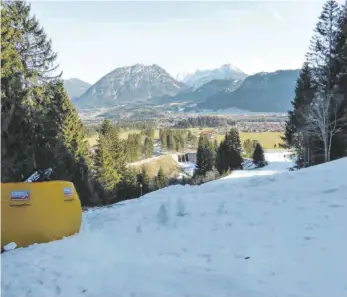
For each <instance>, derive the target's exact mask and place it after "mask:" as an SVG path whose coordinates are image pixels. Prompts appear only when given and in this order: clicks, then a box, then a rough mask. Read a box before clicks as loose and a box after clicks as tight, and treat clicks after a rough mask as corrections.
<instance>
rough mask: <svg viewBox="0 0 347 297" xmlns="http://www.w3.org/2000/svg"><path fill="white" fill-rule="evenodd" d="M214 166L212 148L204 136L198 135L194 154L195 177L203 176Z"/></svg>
mask: <svg viewBox="0 0 347 297" xmlns="http://www.w3.org/2000/svg"><path fill="white" fill-rule="evenodd" d="M214 164H215V156H214V147H213V144H212V143H211V142H210V141H209V140H208V139H207V137H206V136H205V135H200V138H199V143H198V150H197V153H196V170H195V172H194V174H195V175H201V176H203V175H205V174H206V173H207V172H208V171H211V170H212V169H213V166H214Z"/></svg>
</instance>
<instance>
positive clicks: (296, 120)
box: [282, 63, 315, 160]
mask: <svg viewBox="0 0 347 297" xmlns="http://www.w3.org/2000/svg"><path fill="white" fill-rule="evenodd" d="M314 96H315V86H314V83H313V78H312V74H311V69H310V67H309V64H308V63H304V65H303V67H302V69H301V72H300V76H299V78H298V80H297V83H296V87H295V97H294V100H293V101H292V102H291V103H292V106H293V110H292V111H289V112H288V120H287V121H286V128H285V135H284V137H283V138H282V139H283V140H284V142H285V144H286V147H287V148H291V147H293V148H295V149H296V150H297V151H298V152H299V153H300V154H304V153H305V156H306V159H307V160H308V159H311V155H312V152H313V151H314V147H313V143H314V142H313V139H312V137H310V136H309V135H308V134H307V133H305V125H306V120H305V114H306V109H307V107H308V106H309V105H310V104H311V103H312V101H313V99H314Z"/></svg>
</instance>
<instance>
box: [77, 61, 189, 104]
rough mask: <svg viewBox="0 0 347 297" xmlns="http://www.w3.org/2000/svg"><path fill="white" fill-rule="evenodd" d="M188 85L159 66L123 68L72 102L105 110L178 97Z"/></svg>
mask: <svg viewBox="0 0 347 297" xmlns="http://www.w3.org/2000/svg"><path fill="white" fill-rule="evenodd" d="M185 89H187V86H186V85H185V84H184V83H182V82H179V81H177V80H175V79H174V78H173V77H171V76H170V75H169V74H168V73H167V72H166V71H165V70H164V69H163V68H161V67H159V66H158V65H156V64H153V65H142V64H136V65H133V66H126V67H121V68H117V69H115V70H113V71H112V72H110V73H108V74H106V75H105V76H104V77H102V78H101V79H100V80H98V81H97V82H96V83H95V84H94V85H92V86H91V87H90V88H89V89H88V90H87V91H86V92H85V93H83V94H82V95H81V96H80V97H79V98H76V99H75V100H74V101H73V102H74V104H75V105H76V106H77V108H104V107H114V106H116V105H123V104H132V103H135V102H136V103H139V102H141V101H147V100H148V99H150V98H153V97H159V96H163V95H171V96H172V95H176V94H177V93H179V92H181V91H183V90H185Z"/></svg>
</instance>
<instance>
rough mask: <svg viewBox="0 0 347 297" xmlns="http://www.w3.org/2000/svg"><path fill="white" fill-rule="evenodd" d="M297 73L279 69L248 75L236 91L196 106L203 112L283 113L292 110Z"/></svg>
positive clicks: (227, 91) (213, 96) (226, 91)
mask: <svg viewBox="0 0 347 297" xmlns="http://www.w3.org/2000/svg"><path fill="white" fill-rule="evenodd" d="M299 73H300V70H279V71H275V72H270V73H265V72H263V73H257V74H255V75H251V76H248V77H247V78H246V79H245V80H244V81H243V83H242V84H241V85H240V87H239V88H237V89H236V90H235V91H229V90H222V91H220V92H218V93H216V94H214V95H212V96H211V97H209V98H208V99H207V100H206V101H204V102H202V103H200V104H199V105H198V106H199V107H200V108H202V109H214V110H218V109H227V108H230V107H236V108H238V109H244V110H249V111H254V112H270V111H271V112H284V111H287V110H289V109H290V108H291V103H290V102H291V100H292V99H293V98H294V90H295V85H296V80H297V78H298V77H299Z"/></svg>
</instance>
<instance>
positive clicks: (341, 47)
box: [331, 1, 347, 159]
mask: <svg viewBox="0 0 347 297" xmlns="http://www.w3.org/2000/svg"><path fill="white" fill-rule="evenodd" d="M335 53H336V69H337V73H338V75H337V86H338V93H339V95H340V96H341V99H342V104H341V109H340V113H339V115H338V117H339V118H340V119H343V120H342V121H341V122H340V123H339V126H340V127H341V131H340V132H339V133H337V134H336V136H335V137H334V139H333V144H332V149H331V158H332V159H336V158H340V157H343V156H346V155H347V1H346V2H345V4H344V6H343V7H342V9H341V14H340V17H339V26H338V32H337V42H336V48H335Z"/></svg>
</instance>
